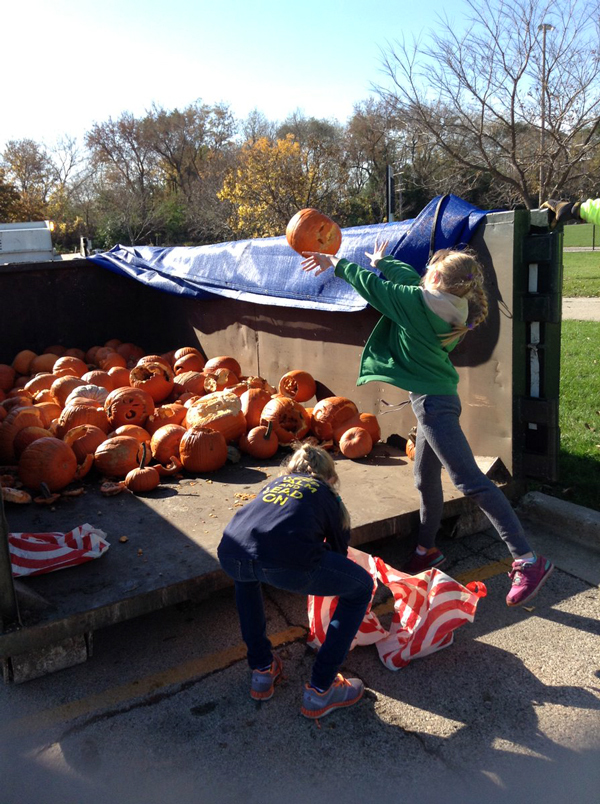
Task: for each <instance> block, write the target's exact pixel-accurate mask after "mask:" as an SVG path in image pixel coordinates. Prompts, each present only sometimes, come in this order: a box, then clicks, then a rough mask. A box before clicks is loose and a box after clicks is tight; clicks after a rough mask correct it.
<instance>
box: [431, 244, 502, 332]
mask: <svg viewBox="0 0 600 804" xmlns="http://www.w3.org/2000/svg"><path fill="white" fill-rule="evenodd" d="M429 266H430V267H431V268H435V270H436V271H438V272H439V275H440V290H443V291H444V292H445V293H452V294H453V295H454V296H459V297H461V298H466V299H467V300H468V302H469V313H468V316H467V321H466V323H465V324H463V325H460V324H458V325H456V326H454V327H452V329H451V331H450V332H449V333H447V334H446V335H440V338H441V343H442V346H447V345H448V344H450V343H452V342H453V341H455V340H456V339H457V338H464V336H465V335H466V334H467V332H469V331H470V330H472V329H475V327H478V326H479V325H480V324H482V323H483V322H484V321H485V319H486V318H487V316H488V312H489V307H488V301H487V295H486V292H485V289H484V286H483V284H484V277H483V270H482V268H481V265H480V263H479V261H478V260H477V257H476V255H475V252H474V251H471V250H470V249H465V250H463V251H453V250H452V249H442V250H440V251H436V253H435V254H434V255H433V257H432V258H431V260H430V262H429Z"/></svg>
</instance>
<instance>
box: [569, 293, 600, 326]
mask: <svg viewBox="0 0 600 804" xmlns="http://www.w3.org/2000/svg"><path fill="white" fill-rule="evenodd" d="M562 317H563V319H575V320H578V321H600V298H598V297H597V298H589V297H577V298H563V300H562Z"/></svg>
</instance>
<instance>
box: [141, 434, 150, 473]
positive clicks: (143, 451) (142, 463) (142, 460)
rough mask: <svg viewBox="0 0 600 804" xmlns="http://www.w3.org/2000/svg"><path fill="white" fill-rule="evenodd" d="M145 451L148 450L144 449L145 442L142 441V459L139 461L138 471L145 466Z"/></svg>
mask: <svg viewBox="0 0 600 804" xmlns="http://www.w3.org/2000/svg"><path fill="white" fill-rule="evenodd" d="M147 451H148V450H147V448H146V442H145V441H142V457H141V459H140V469H143V468H144V466H145V465H146V453H147Z"/></svg>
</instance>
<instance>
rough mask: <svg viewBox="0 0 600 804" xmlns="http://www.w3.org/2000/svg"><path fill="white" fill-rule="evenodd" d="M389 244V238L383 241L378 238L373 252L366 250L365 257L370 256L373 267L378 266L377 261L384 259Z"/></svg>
mask: <svg viewBox="0 0 600 804" xmlns="http://www.w3.org/2000/svg"><path fill="white" fill-rule="evenodd" d="M389 244H390V241H389V240H384V241H383V242H382V243H379V242H378V241H377V240H376V241H375V245H374V246H373V252H372V253H369V252H368V251H365V257H368V258H369V260H370V261H371V267H372V268H377V263H378V262H379V260H382V259H383V258H384V257H385V250H386V248H387V247H388V246H389Z"/></svg>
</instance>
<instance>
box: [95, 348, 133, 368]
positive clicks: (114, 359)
mask: <svg viewBox="0 0 600 804" xmlns="http://www.w3.org/2000/svg"><path fill="white" fill-rule="evenodd" d="M96 359H97V360H98V365H99V366H100V368H101V369H102V371H110V369H111V368H127V361H126V360H125V358H124V357H123V355H120V354H119V353H118V352H111V353H110V354H109V355H106V357H102V358H100V359H99V358H98V357H97V358H96Z"/></svg>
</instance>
